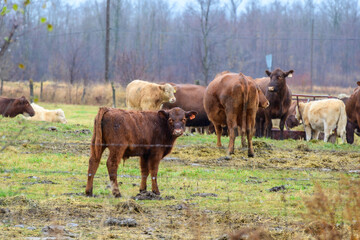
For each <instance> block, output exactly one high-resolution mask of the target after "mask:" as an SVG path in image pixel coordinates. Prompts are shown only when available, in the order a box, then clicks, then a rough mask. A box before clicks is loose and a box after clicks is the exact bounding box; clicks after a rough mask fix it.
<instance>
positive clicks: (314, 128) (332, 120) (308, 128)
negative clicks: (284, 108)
mask: <svg viewBox="0 0 360 240" xmlns="http://www.w3.org/2000/svg"><path fill="white" fill-rule="evenodd" d="M296 118H297V119H298V120H300V119H301V120H302V122H303V124H304V128H305V133H306V140H307V141H309V140H310V139H311V138H313V139H318V137H319V133H320V131H323V132H324V142H327V141H328V139H329V136H330V135H331V133H332V131H333V130H335V129H336V134H337V135H338V136H340V137H341V139H342V141H343V143H346V140H345V139H346V122H347V117H346V112H345V104H344V103H343V101H341V100H339V99H323V100H319V101H311V102H308V103H304V102H299V106H298V107H297V108H296Z"/></svg>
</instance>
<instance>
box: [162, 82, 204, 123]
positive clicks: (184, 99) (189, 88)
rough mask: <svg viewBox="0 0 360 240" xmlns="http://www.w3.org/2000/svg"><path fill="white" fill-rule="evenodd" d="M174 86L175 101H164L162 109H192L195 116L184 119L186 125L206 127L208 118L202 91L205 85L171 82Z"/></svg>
mask: <svg viewBox="0 0 360 240" xmlns="http://www.w3.org/2000/svg"><path fill="white" fill-rule="evenodd" d="M171 85H173V86H176V93H175V97H176V102H175V103H164V104H163V106H162V109H171V108H174V107H179V108H181V109H183V110H185V111H190V110H194V111H196V112H197V115H196V118H195V119H192V120H189V121H186V126H187V127H208V126H209V124H210V120H209V118H208V116H207V114H206V112H205V109H204V104H203V102H204V100H203V99H204V93H205V89H206V87H204V86H200V85H194V84H173V83H171Z"/></svg>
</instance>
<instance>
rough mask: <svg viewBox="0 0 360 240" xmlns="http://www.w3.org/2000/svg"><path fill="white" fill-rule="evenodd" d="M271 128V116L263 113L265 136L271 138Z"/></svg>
mask: <svg viewBox="0 0 360 240" xmlns="http://www.w3.org/2000/svg"><path fill="white" fill-rule="evenodd" d="M271 129H272V122H271V117H270V115H268V114H265V136H266V137H268V138H271Z"/></svg>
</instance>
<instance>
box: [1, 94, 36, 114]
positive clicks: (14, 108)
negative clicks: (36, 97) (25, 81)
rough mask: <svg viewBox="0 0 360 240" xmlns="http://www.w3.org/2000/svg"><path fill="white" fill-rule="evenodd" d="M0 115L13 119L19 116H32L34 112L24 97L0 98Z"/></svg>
mask: <svg viewBox="0 0 360 240" xmlns="http://www.w3.org/2000/svg"><path fill="white" fill-rule="evenodd" d="M0 114H1V115H2V116H4V117H11V118H13V117H15V116H17V115H19V114H23V115H24V116H27V115H29V116H34V115H35V111H34V109H33V108H32V107H31V105H30V103H29V101H28V100H26V98H25V97H24V96H22V97H20V98H5V97H0Z"/></svg>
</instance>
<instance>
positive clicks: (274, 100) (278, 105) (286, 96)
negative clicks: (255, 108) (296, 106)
mask: <svg viewBox="0 0 360 240" xmlns="http://www.w3.org/2000/svg"><path fill="white" fill-rule="evenodd" d="M265 72H266V74H267V75H268V76H269V77H270V78H260V79H255V82H256V83H257V84H259V86H260V88H261V90H262V91H263V93H264V94H265V96H266V98H267V99H268V100H269V102H270V106H269V107H268V108H266V109H265V110H264V111H263V112H261V111H259V113H258V114H264V120H265V123H263V122H260V123H259V124H258V125H259V126H257V127H258V129H259V131H257V134H256V136H257V137H262V136H264V135H266V137H270V136H271V128H272V122H271V119H276V118H279V119H280V126H279V128H280V139H284V126H285V120H286V118H287V117H288V115H289V108H290V104H291V97H292V94H291V90H290V89H289V87H288V86H287V84H286V78H287V77H291V76H292V73H293V72H294V70H290V71H288V72H283V71H282V70H281V69H279V68H278V69H275V70H274V71H273V72H270V71H268V70H266V71H265ZM257 118H258V119H259V118H261V115H260V116H257ZM264 125H265V127H263V126H264ZM264 131H265V134H264Z"/></svg>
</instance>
